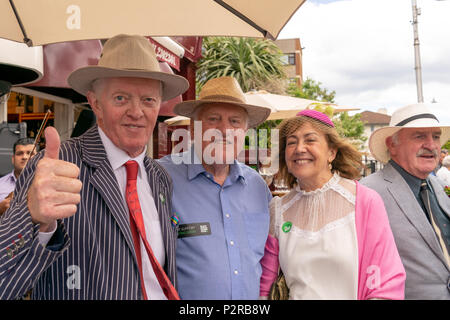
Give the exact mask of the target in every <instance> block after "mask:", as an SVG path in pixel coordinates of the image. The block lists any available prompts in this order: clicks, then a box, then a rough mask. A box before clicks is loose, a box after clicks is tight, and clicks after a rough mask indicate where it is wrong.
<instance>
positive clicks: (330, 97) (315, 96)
mask: <svg viewBox="0 0 450 320" xmlns="http://www.w3.org/2000/svg"><path fill="white" fill-rule="evenodd" d="M321 85H322V83H321V82H317V81H315V80H312V79H311V78H306V80H305V81H304V82H303V84H302V86H301V88H299V87H297V86H296V85H295V84H291V85H290V86H289V87H288V89H287V94H289V95H290V96H293V97H297V98H303V99H310V100H316V101H322V102H331V103H334V97H335V95H336V91H334V90H333V91H331V92H330V91H328V89H325V88H322V87H321Z"/></svg>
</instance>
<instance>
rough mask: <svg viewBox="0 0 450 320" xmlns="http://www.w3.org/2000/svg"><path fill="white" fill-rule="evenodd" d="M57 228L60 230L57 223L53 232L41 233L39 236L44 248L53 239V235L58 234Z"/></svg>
mask: <svg viewBox="0 0 450 320" xmlns="http://www.w3.org/2000/svg"><path fill="white" fill-rule="evenodd" d="M57 228H58V224H57V223H55V227H54V228H53V230H52V231H50V232H39V234H38V239H39V243H40V244H41V245H42V246H44V247H45V246H47V244H48V242H49V241H50V239H51V238H52V237H53V234H54V233H55V232H56V229H57Z"/></svg>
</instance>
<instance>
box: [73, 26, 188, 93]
mask: <svg viewBox="0 0 450 320" xmlns="http://www.w3.org/2000/svg"><path fill="white" fill-rule="evenodd" d="M116 77H132V78H147V79H154V80H159V81H161V82H162V84H163V85H162V101H166V100H169V99H172V98H174V97H176V96H178V95H180V94H182V93H183V92H185V91H186V90H187V89H188V88H189V82H188V81H187V80H186V79H185V78H183V77H181V76H178V75H174V74H169V73H166V72H162V71H161V69H160V68H159V62H158V60H157V59H156V54H155V49H154V48H153V46H152V44H151V43H150V41H149V40H148V39H147V38H145V37H143V36H138V35H125V34H121V35H117V36H115V37H113V38H111V39H109V40H108V41H106V43H105V45H104V47H103V51H102V54H101V56H100V59H99V61H98V64H97V65H96V66H87V67H83V68H80V69H77V70H75V71H73V72H72V73H71V74H70V75H69V77H68V78H67V82H68V83H69V85H70V86H71V87H72V88H73V89H74V90H75V91H77V92H79V93H81V94H82V95H86V94H87V92H88V91H89V90H92V82H93V81H95V80H97V79H100V78H116Z"/></svg>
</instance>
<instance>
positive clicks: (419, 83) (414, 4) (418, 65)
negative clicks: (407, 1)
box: [411, 0, 423, 103]
mask: <svg viewBox="0 0 450 320" xmlns="http://www.w3.org/2000/svg"><path fill="white" fill-rule="evenodd" d="M411 2H412V10H413V21H412V25H413V30H414V61H415V63H414V70H415V71H416V86H417V102H419V103H420V102H423V90H422V65H421V62H420V42H419V27H418V24H419V21H418V19H417V16H419V15H420V8H417V1H416V0H411Z"/></svg>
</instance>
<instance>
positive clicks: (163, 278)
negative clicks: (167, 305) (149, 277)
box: [125, 160, 180, 300]
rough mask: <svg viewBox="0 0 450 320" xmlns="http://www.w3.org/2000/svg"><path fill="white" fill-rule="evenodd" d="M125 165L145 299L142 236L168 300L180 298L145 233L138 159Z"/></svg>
mask: <svg viewBox="0 0 450 320" xmlns="http://www.w3.org/2000/svg"><path fill="white" fill-rule="evenodd" d="M125 167H126V169H127V188H126V191H125V199H126V201H127V204H128V209H129V211H130V228H131V234H132V235H133V242H134V249H135V251H136V258H137V260H138V266H139V273H140V278H141V287H142V294H143V296H144V299H145V300H147V293H146V291H145V286H144V277H143V273H142V258H141V244H140V241H139V240H140V238H141V239H142V241H143V242H144V245H145V249H146V251H147V254H148V257H149V258H150V262H151V264H152V268H153V272H154V273H155V275H156V278H157V279H158V282H159V285H160V286H161V289H162V290H163V292H164V294H165V296H166V297H167V299H168V300H179V299H180V298H179V296H178V293H177V291H176V290H175V288H174V287H173V285H172V283H171V282H170V280H169V278H168V277H167V275H166V273H165V272H164V270H163V268H162V267H161V265H160V264H159V262H158V260H156V258H155V256H154V254H153V251H152V248H151V247H150V244H149V243H148V241H147V237H146V235H145V227H144V220H143V218H142V210H141V205H140V203H139V197H138V193H137V188H136V180H137V173H138V164H137V162H136V161H133V160H130V161H127V162H126V163H125Z"/></svg>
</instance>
